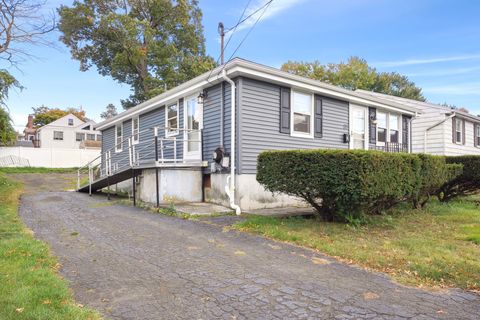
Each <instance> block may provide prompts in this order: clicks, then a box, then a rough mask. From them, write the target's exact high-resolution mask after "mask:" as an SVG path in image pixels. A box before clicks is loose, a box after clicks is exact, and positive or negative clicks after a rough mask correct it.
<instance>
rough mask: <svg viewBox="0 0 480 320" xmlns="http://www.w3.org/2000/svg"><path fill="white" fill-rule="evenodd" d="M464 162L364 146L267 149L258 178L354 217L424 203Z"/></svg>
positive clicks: (338, 215)
mask: <svg viewBox="0 0 480 320" xmlns="http://www.w3.org/2000/svg"><path fill="white" fill-rule="evenodd" d="M458 169H459V167H458V165H456V166H453V167H449V166H448V165H447V164H446V161H445V157H440V156H430V155H414V154H406V153H385V152H379V151H361V150H292V151H266V152H263V153H262V154H260V155H259V157H258V168H257V181H258V182H259V183H260V184H262V185H263V186H264V187H265V188H266V189H267V190H269V191H271V192H274V193H275V192H279V193H285V194H288V195H291V196H295V197H300V198H302V199H304V200H305V201H306V202H308V203H309V204H310V205H312V206H313V207H314V208H315V209H316V211H317V212H318V213H319V214H320V215H321V216H322V217H323V218H324V219H326V220H341V221H354V220H355V219H360V218H362V216H363V215H364V214H378V213H381V212H383V211H384V210H386V209H389V208H390V207H392V206H393V205H395V204H397V203H399V202H403V201H412V203H413V205H414V206H415V207H416V208H421V207H424V206H425V204H426V203H427V201H428V199H429V198H430V196H431V195H433V194H436V192H437V190H438V189H439V188H440V187H441V186H442V185H444V184H445V182H446V181H447V180H448V179H449V177H450V176H451V175H453V172H454V171H458Z"/></svg>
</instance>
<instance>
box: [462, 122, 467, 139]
mask: <svg viewBox="0 0 480 320" xmlns="http://www.w3.org/2000/svg"><path fill="white" fill-rule="evenodd" d="M465 137H466V135H465V120H462V144H465V143H466V141H465Z"/></svg>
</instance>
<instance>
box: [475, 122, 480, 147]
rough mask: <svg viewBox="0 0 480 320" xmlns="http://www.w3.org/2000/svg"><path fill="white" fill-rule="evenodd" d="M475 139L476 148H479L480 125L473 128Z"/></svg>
mask: <svg viewBox="0 0 480 320" xmlns="http://www.w3.org/2000/svg"><path fill="white" fill-rule="evenodd" d="M475 139H476V140H477V143H476V145H477V147H480V124H477V125H476V126H475Z"/></svg>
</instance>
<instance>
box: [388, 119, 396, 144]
mask: <svg viewBox="0 0 480 320" xmlns="http://www.w3.org/2000/svg"><path fill="white" fill-rule="evenodd" d="M388 121H389V127H390V142H394V143H398V131H399V130H398V127H399V125H398V115H396V114H390V115H389V117H388Z"/></svg>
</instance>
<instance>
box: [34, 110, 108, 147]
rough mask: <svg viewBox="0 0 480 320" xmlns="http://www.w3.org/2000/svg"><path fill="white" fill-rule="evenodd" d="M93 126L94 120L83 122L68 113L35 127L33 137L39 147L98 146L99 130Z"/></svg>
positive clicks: (99, 142) (99, 143) (99, 141)
mask: <svg viewBox="0 0 480 320" xmlns="http://www.w3.org/2000/svg"><path fill="white" fill-rule="evenodd" d="M94 126H95V122H93V121H89V122H84V121H82V120H80V119H79V118H77V117H76V116H75V115H73V114H71V113H70V114H67V115H66V116H64V117H62V118H60V119H57V120H55V121H53V122H51V123H49V124H47V125H44V126H42V127H40V128H37V129H36V136H35V137H36V140H38V147H40V148H55V149H84V148H100V145H101V140H102V137H101V132H100V131H97V130H95V129H94Z"/></svg>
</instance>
